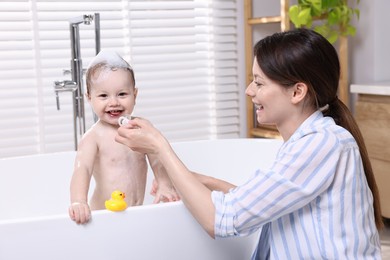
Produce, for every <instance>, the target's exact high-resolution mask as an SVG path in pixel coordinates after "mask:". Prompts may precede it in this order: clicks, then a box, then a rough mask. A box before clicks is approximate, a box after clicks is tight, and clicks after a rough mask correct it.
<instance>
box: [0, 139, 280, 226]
mask: <svg viewBox="0 0 390 260" xmlns="http://www.w3.org/2000/svg"><path fill="white" fill-rule="evenodd" d="M280 144H281V143H280V141H278V140H267V139H224V140H207V141H192V142H177V143H173V144H172V145H173V148H174V150H175V152H176V153H177V154H178V156H179V157H180V159H181V160H182V161H183V162H184V163H185V164H186V166H187V167H188V168H189V169H191V170H192V171H195V172H199V173H202V174H206V175H210V176H214V177H216V178H221V179H224V180H227V181H229V182H231V183H234V184H241V183H242V182H243V181H245V180H246V179H247V178H248V177H249V176H250V175H251V174H253V173H254V171H255V170H256V169H258V168H266V167H268V166H269V165H270V163H271V162H272V160H273V158H274V156H275V154H276V152H277V150H278V148H279V146H280ZM74 157H75V152H74V151H70V152H62V153H52V154H42V155H33V156H24V157H16V158H7V159H0V166H1V167H0V169H2V170H1V174H0V207H1V209H2V214H0V215H1V216H0V221H2V220H8V219H20V218H37V217H45V216H48V215H57V214H64V213H66V212H67V208H68V205H69V183H70V179H71V175H72V169H73V161H74ZM152 180H153V173H152V172H151V171H150V170H149V172H148V181H147V188H146V192H145V201H144V204H151V203H152V201H153V197H152V196H151V195H150V194H149V191H150V187H151V181H152ZM93 188H94V183H93V181H92V182H91V186H90V193H91V191H92V190H93Z"/></svg>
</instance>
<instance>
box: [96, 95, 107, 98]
mask: <svg viewBox="0 0 390 260" xmlns="http://www.w3.org/2000/svg"><path fill="white" fill-rule="evenodd" d="M98 97H100V98H106V97H107V94H99V95H98Z"/></svg>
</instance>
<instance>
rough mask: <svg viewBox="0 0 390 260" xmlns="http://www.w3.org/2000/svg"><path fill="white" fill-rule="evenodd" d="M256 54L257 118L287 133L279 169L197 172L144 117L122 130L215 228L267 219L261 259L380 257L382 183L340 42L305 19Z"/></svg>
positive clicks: (228, 231) (231, 232)
mask: <svg viewBox="0 0 390 260" xmlns="http://www.w3.org/2000/svg"><path fill="white" fill-rule="evenodd" d="M254 56H255V58H254V63H253V82H252V83H251V84H250V85H249V86H248V87H247V89H246V94H247V95H248V96H250V97H251V98H252V102H253V103H254V105H255V107H256V116H257V121H258V122H259V123H260V124H275V125H276V127H277V128H278V131H279V132H280V134H281V136H282V138H283V140H284V143H283V145H282V147H281V148H280V150H279V152H278V155H277V157H276V159H275V162H274V163H273V165H272V166H271V167H270V169H267V170H264V171H263V170H258V171H257V172H256V173H255V174H254V175H253V177H252V178H250V179H249V180H248V181H247V182H246V183H245V184H243V185H241V186H237V187H235V186H234V185H232V184H229V183H226V182H224V181H220V180H216V179H213V178H210V177H207V176H203V175H200V174H194V173H192V172H190V171H189V170H188V169H187V168H186V166H185V165H184V164H183V163H182V162H181V161H180V159H179V158H178V157H177V156H176V154H175V153H174V151H173V150H172V148H171V146H170V145H169V143H168V141H167V140H166V139H165V138H164V137H163V136H162V134H161V133H160V132H159V131H158V130H157V129H155V128H154V127H153V126H152V125H151V124H150V123H149V122H148V121H146V120H143V119H139V118H138V119H135V120H133V121H131V122H130V123H129V124H128V125H127V126H124V127H121V128H119V130H118V135H117V137H116V140H117V141H118V142H120V143H123V144H125V145H127V146H129V147H130V148H131V149H133V150H135V151H139V152H144V153H149V154H153V155H155V156H156V157H157V158H158V160H159V161H160V162H161V163H162V165H163V166H164V167H165V169H166V171H167V174H168V175H169V177H170V178H171V180H172V182H173V184H174V186H175V187H176V190H177V191H178V192H179V194H180V197H181V198H182V200H183V202H184V204H185V205H186V206H187V208H188V209H189V210H190V212H191V213H192V214H193V216H194V217H195V218H196V219H197V221H198V222H199V223H200V224H201V225H202V226H203V228H204V229H205V230H206V231H207V232H208V233H209V235H210V236H212V237H228V236H243V235H248V234H250V233H252V232H254V231H255V230H258V229H259V228H262V231H261V235H260V239H259V245H258V248H257V250H256V251H255V252H254V253H253V256H252V259H366V258H370V259H372V258H374V259H380V258H381V255H380V254H381V253H380V241H379V236H378V229H380V228H382V225H383V223H382V219H381V214H380V207H379V200H378V199H379V197H378V191H377V187H376V184H375V179H374V176H373V173H372V168H371V165H370V162H369V159H368V156H367V151H366V148H365V145H364V142H363V139H362V136H361V134H360V131H359V129H358V127H357V125H356V122H355V121H354V119H353V117H352V114H351V112H350V111H349V110H348V108H347V107H346V106H345V105H344V104H343V103H342V102H341V101H340V100H339V99H338V98H337V89H338V82H339V77H340V64H339V60H338V56H337V52H336V50H335V49H334V47H333V46H332V45H331V44H330V43H329V42H328V41H327V40H326V39H325V38H324V37H322V36H321V35H319V34H318V33H316V32H314V31H312V30H308V29H297V30H292V31H288V32H282V33H276V34H274V35H271V36H268V37H266V38H264V39H262V40H260V41H259V42H258V43H257V44H256V45H255V48H254Z"/></svg>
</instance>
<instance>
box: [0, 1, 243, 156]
mask: <svg viewBox="0 0 390 260" xmlns="http://www.w3.org/2000/svg"><path fill="white" fill-rule="evenodd" d="M93 13H99V14H100V26H101V32H100V35H101V49H102V50H103V49H105V50H115V51H117V52H118V53H119V54H121V55H123V57H124V58H125V59H126V60H127V61H129V62H130V64H131V65H132V67H133V68H134V71H135V78H136V85H137V87H138V89H139V95H138V97H137V103H136V107H135V111H134V115H136V116H141V117H145V118H148V119H149V120H150V121H152V123H153V124H154V125H155V126H156V127H158V128H159V129H160V130H161V132H162V133H163V134H164V135H165V136H166V137H167V138H168V139H169V140H170V141H185V140H200V139H216V138H235V137H239V136H240V134H241V133H240V118H239V117H240V116H239V95H240V91H239V82H238V75H237V74H238V69H237V67H238V57H237V48H238V47H237V10H236V0H221V1H215V0H214V1H211V0H210V1H205V0H177V1H165V0H160V1H152V0H151V1H147V0H145V1H133V0H132V1H130V0H128V1H124V0H116V1H81V0H79V1H78V0H73V1H41V0H35V1H34V0H32V1H31V0H30V1H27V0H25V1H23V0H20V1H12V2H11V1H10V2H0V73H1V74H0V99H1V102H0V115H1V121H0V136H1V137H0V157H10V156H19V155H28V154H36V153H49V152H59V151H68V150H73V149H74V138H73V135H74V132H73V103H72V98H71V97H72V95H71V93H70V92H64V93H60V94H59V98H60V110H57V108H56V100H55V94H54V81H58V80H70V75H69V74H66V73H65V74H64V70H69V69H70V59H71V48H70V33H69V19H70V18H73V17H77V16H81V15H85V14H93ZM79 30H80V39H81V40H80V46H81V56H82V61H83V67H84V68H86V67H87V65H88V63H89V61H90V60H91V59H92V58H93V57H94V55H95V39H94V37H95V36H94V27H93V25H84V24H80V25H79ZM85 111H86V128H87V129H88V128H89V127H90V126H91V125H92V124H93V123H94V121H93V116H92V110H91V108H90V106H89V104H88V102H86V104H85Z"/></svg>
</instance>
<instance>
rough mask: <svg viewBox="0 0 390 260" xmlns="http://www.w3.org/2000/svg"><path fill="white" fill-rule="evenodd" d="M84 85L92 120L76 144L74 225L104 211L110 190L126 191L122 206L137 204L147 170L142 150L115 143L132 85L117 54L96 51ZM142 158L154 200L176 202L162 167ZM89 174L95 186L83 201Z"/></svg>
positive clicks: (131, 105) (130, 74) (132, 94)
mask: <svg viewBox="0 0 390 260" xmlns="http://www.w3.org/2000/svg"><path fill="white" fill-rule="evenodd" d="M86 83H87V93H86V97H87V99H88V101H89V103H90V104H91V106H92V109H93V111H94V112H95V114H96V115H97V117H98V121H97V122H96V123H95V124H94V125H93V126H92V127H91V128H90V129H89V130H88V131H87V132H86V133H85V134H84V135H83V137H82V138H81V140H80V142H79V144H78V150H77V154H76V159H75V165H74V172H73V176H72V180H71V184H70V200H71V206H70V207H69V215H70V218H71V219H72V220H73V221H75V222H76V223H79V224H84V223H86V222H88V221H89V219H90V218H91V210H99V209H104V208H105V205H104V202H105V200H107V199H109V198H110V196H111V193H112V192H113V191H114V190H121V191H123V192H124V193H125V194H126V198H125V200H126V202H127V205H129V206H136V205H142V203H143V200H144V194H145V186H146V178H147V169H148V164H147V160H146V157H147V156H145V154H142V153H138V152H134V151H132V150H130V149H129V148H128V147H127V146H125V145H123V144H120V143H117V142H116V141H115V136H116V135H117V129H118V127H119V123H118V119H119V118H120V117H121V116H126V115H131V113H132V112H133V109H134V105H135V100H136V97H137V92H138V89H137V88H136V87H135V77H134V72H133V69H132V68H131V67H130V65H129V64H128V63H127V62H126V61H125V60H124V59H122V57H120V56H119V55H118V54H117V53H115V52H108V51H101V52H100V53H99V54H98V55H97V56H96V57H95V58H94V59H93V60H92V62H91V64H90V65H89V67H88V70H87V73H86ZM148 160H149V162H150V163H151V167H152V170H153V172H154V175H155V180H156V183H154V184H153V188H152V194H153V195H155V196H156V199H155V200H154V202H155V203H157V202H160V201H175V200H178V199H179V196H178V195H177V193H176V191H175V189H174V188H173V185H172V184H171V182H170V180H169V178H168V175H166V173H165V171H164V168H163V167H161V166H160V164H159V163H158V161H157V160H154V159H153V158H151V156H148ZM92 176H93V177H94V179H95V183H96V187H95V190H94V193H93V195H92V197H91V200H90V203H89V205H88V190H89V186H90V181H91V177H92Z"/></svg>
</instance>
